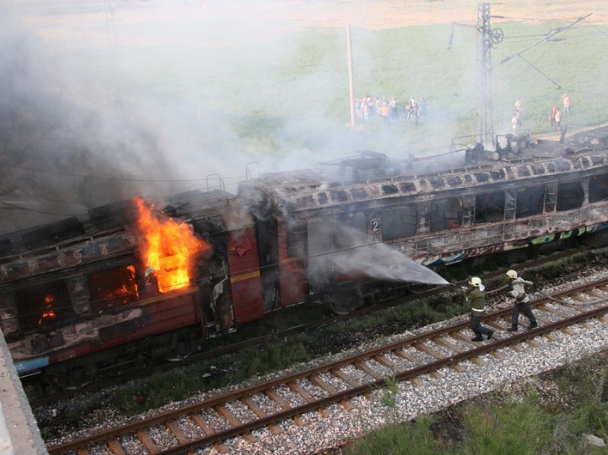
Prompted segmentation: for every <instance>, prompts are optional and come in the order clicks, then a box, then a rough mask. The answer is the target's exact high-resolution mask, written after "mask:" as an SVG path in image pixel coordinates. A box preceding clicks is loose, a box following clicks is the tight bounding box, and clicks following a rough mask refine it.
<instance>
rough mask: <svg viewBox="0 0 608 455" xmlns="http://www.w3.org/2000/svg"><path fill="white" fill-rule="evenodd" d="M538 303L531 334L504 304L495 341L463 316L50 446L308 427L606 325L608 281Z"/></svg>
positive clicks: (208, 440) (205, 438)
mask: <svg viewBox="0 0 608 455" xmlns="http://www.w3.org/2000/svg"><path fill="white" fill-rule="evenodd" d="M532 305H533V307H534V309H535V315H536V317H537V320H538V321H539V323H540V326H539V327H538V328H536V329H533V330H530V331H523V332H517V333H514V334H513V333H510V332H506V331H505V330H506V328H508V327H509V326H510V314H511V309H510V308H506V309H502V310H499V311H495V312H493V313H491V314H490V315H488V316H487V317H486V319H485V324H487V325H489V326H491V327H494V328H495V329H496V334H495V336H494V338H493V339H492V340H490V341H484V342H483V343H474V342H472V341H471V331H470V329H469V321H468V320H464V321H462V322H458V323H455V324H452V325H449V326H446V327H442V328H439V329H437V330H432V331H429V332H426V333H423V334H419V335H416V336H412V337H409V338H406V339H403V340H400V341H397V342H393V343H390V344H386V345H384V346H380V347H375V348H373V349H369V350H367V351H365V352H360V353H357V354H356V355H351V356H348V357H345V358H341V359H339V360H337V361H335V362H332V363H327V364H324V365H320V366H316V367H314V368H311V369H308V370H306V371H301V372H298V373H294V374H291V375H289V376H285V377H281V378H278V379H276V380H271V381H266V382H263V383H260V384H256V385H254V386H251V387H247V388H244V389H241V390H236V391H232V392H230V393H227V394H224V395H220V396H216V397H213V398H210V399H207V400H205V401H202V402H199V403H195V404H192V405H189V406H186V407H183V408H180V409H176V410H172V411H170V412H164V413H161V414H157V415H155V416H154V417H150V418H149V419H146V420H138V421H137V422H133V423H130V424H127V425H125V426H120V427H115V428H111V429H109V430H107V431H104V432H101V433H98V434H96V435H93V436H90V437H87V438H82V439H78V440H74V441H72V442H70V443H67V444H63V445H57V446H53V447H51V446H49V447H48V450H49V453H50V454H63V453H68V452H70V451H71V453H78V454H86V453H89V452H88V451H89V449H90V448H91V447H95V446H100V447H101V446H102V447H104V449H105V450H106V451H107V450H109V451H110V452H111V453H114V454H123V453H142V454H143V453H162V454H178V453H188V452H190V451H193V450H195V449H197V448H204V447H210V446H214V447H215V448H216V449H217V450H218V451H219V452H223V453H229V448H228V447H227V446H225V445H224V443H225V441H227V440H229V439H231V438H236V437H240V438H243V439H244V440H245V441H251V442H254V441H255V440H256V438H257V436H256V433H257V431H256V430H259V429H262V428H267V429H268V431H270V433H272V434H278V433H281V432H283V431H284V429H283V427H282V425H281V424H282V422H285V421H287V420H291V421H292V422H295V424H296V425H306V418H305V414H307V413H311V412H318V413H320V414H321V415H322V416H324V417H329V416H330V414H331V412H330V410H329V407H330V406H332V405H334V404H340V405H341V406H342V407H343V408H344V409H347V410H350V409H352V408H354V407H356V404H355V403H354V401H352V400H353V399H354V398H355V397H361V396H365V395H367V394H369V393H371V392H372V391H374V390H376V389H378V388H380V387H383V386H385V385H386V383H387V379H388V378H394V379H396V380H397V381H406V380H407V381H411V382H412V383H413V384H416V383H417V381H420V380H421V377H422V376H423V375H431V376H434V377H441V376H442V375H443V373H442V371H441V370H442V369H444V368H452V369H454V370H455V371H459V370H461V369H464V368H465V367H464V366H463V363H465V362H467V361H468V362H470V363H472V364H474V365H475V364H477V365H481V364H483V363H484V360H482V359H481V358H480V357H481V356H483V355H485V354H491V355H493V356H496V357H500V356H501V352H500V350H501V349H504V348H510V349H513V350H514V351H516V352H518V351H519V350H523V349H524V348H523V347H522V343H526V344H527V345H528V346H529V347H531V348H534V347H535V346H537V345H538V342H537V341H536V340H535V338H538V337H545V339H546V340H547V341H549V342H550V341H551V340H552V339H553V336H554V335H553V334H554V333H555V332H556V331H561V332H562V333H564V334H566V335H568V334H569V329H568V327H569V326H573V325H576V324H585V323H586V321H588V320H591V319H600V320H601V321H602V322H604V323H605V322H608V317H606V316H605V315H606V313H608V278H603V279H601V280H598V281H595V282H591V283H586V284H585V285H581V286H577V287H574V288H571V289H568V290H565V291H562V292H560V293H557V294H554V295H544V296H542V297H541V298H539V299H537V300H535V301H534V302H532Z"/></svg>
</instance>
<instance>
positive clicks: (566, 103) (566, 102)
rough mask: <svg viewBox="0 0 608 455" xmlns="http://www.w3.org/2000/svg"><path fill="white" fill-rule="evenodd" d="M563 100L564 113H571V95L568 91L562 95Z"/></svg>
mask: <svg viewBox="0 0 608 455" xmlns="http://www.w3.org/2000/svg"><path fill="white" fill-rule="evenodd" d="M562 102H563V103H564V113H566V114H569V113H570V97H569V96H568V94H567V93H564V94H563V95H562Z"/></svg>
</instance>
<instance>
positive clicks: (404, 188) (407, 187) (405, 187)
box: [399, 182, 416, 193]
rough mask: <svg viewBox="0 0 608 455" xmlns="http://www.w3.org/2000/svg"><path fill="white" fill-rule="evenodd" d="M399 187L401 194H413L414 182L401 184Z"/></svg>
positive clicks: (414, 189)
mask: <svg viewBox="0 0 608 455" xmlns="http://www.w3.org/2000/svg"><path fill="white" fill-rule="evenodd" d="M399 186H400V187H401V192H402V193H413V192H415V191H416V184H415V183H414V182H402V183H400V184H399Z"/></svg>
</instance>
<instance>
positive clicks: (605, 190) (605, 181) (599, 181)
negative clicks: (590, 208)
mask: <svg viewBox="0 0 608 455" xmlns="http://www.w3.org/2000/svg"><path fill="white" fill-rule="evenodd" d="M606 199H608V174H603V175H594V176H593V177H591V178H590V179H589V202H590V203H592V204H593V203H594V202H602V201H605V200H606Z"/></svg>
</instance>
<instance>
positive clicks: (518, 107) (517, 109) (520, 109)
mask: <svg viewBox="0 0 608 455" xmlns="http://www.w3.org/2000/svg"><path fill="white" fill-rule="evenodd" d="M515 112H517V113H518V114H519V115H520V117H521V116H523V113H524V105H523V103H522V102H521V98H517V101H515Z"/></svg>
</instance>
